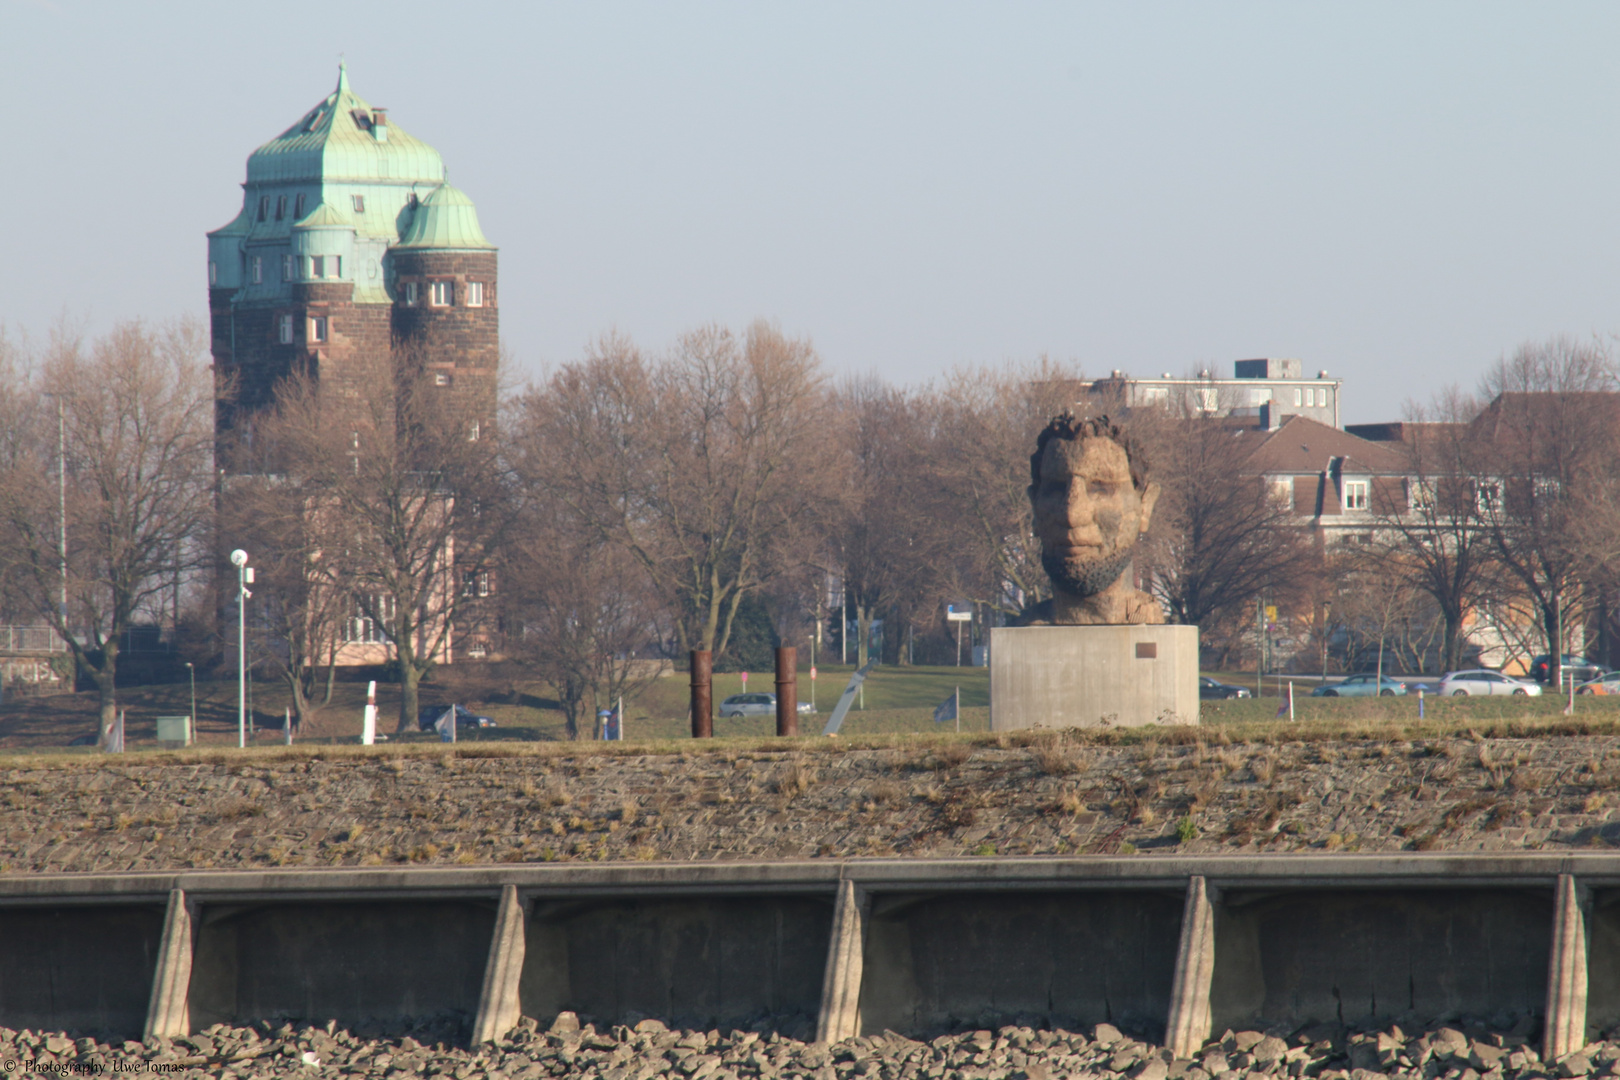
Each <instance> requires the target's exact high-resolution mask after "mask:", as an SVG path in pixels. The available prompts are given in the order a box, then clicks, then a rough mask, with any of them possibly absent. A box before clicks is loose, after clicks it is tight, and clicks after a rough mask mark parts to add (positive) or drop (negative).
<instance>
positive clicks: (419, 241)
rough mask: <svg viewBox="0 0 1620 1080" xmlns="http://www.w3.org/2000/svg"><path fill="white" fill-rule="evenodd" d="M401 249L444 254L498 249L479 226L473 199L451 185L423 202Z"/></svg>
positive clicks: (409, 227)
mask: <svg viewBox="0 0 1620 1080" xmlns="http://www.w3.org/2000/svg"><path fill="white" fill-rule="evenodd" d="M398 246H399V247H402V248H434V249H437V250H441V251H466V250H469V249H471V250H483V251H493V250H494V248H495V245H494V244H492V243H490V242H489V241H488V240H486V239H484V230H483V229H480V228H479V227H478V211H477V210H475V209H474V208H473V203H472V200H471V199H469V198H467V196H465V195H463V194H462V193H461V192H460V191H458V190H456V189H455V188H453V187H451V186H450V185H449V184H444V185H443V186H441V187H439V188H438V189H437V190H436V191H434V192H433V193H432V194H431V195H429V196H428V197H427V198H425V199H423V200H422V204H421V205H420V206H418V207H417V208H416V213H415V214H413V215H412V216H411V223H410V224H409V225H407V226H406V227H405V233H404V235H403V236H402V237H401V238H400V242H399V244H398Z"/></svg>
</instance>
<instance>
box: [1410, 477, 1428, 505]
mask: <svg viewBox="0 0 1620 1080" xmlns="http://www.w3.org/2000/svg"><path fill="white" fill-rule="evenodd" d="M1406 505H1407V508H1408V509H1411V510H1428V509H1429V508H1430V507H1432V506H1434V492H1433V491H1432V490H1430V488H1429V485H1428V483H1426V482H1425V481H1422V480H1415V479H1412V478H1410V477H1409V478H1408V479H1407V481H1406Z"/></svg>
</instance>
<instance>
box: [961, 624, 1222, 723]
mask: <svg viewBox="0 0 1620 1080" xmlns="http://www.w3.org/2000/svg"><path fill="white" fill-rule="evenodd" d="M1196 723H1198V627H1196V626H1018V627H1000V628H997V629H993V630H991V631H990V729H991V730H992V731H1014V730H1016V729H1018V728H1030V727H1048V728H1065V727H1101V726H1104V725H1110V726H1113V727H1137V726H1140V725H1142V724H1196Z"/></svg>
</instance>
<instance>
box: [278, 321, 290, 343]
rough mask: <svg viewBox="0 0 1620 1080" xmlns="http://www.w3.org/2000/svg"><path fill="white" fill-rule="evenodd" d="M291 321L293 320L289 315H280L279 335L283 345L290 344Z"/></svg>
mask: <svg viewBox="0 0 1620 1080" xmlns="http://www.w3.org/2000/svg"><path fill="white" fill-rule="evenodd" d="M292 322H293V317H292V316H291V315H283V316H282V317H281V335H280V337H281V343H282V344H283V345H291V344H292V339H293V335H292Z"/></svg>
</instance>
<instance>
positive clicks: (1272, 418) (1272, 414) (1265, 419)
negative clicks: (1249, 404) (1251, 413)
mask: <svg viewBox="0 0 1620 1080" xmlns="http://www.w3.org/2000/svg"><path fill="white" fill-rule="evenodd" d="M1282 420H1283V418H1282V410H1281V409H1279V408H1277V403H1276V402H1275V401H1268V402H1266V403H1265V404H1263V405H1261V406H1260V426H1261V427H1263V428H1265V429H1266V430H1267V431H1276V430H1277V429H1278V428H1280V427H1282Z"/></svg>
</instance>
